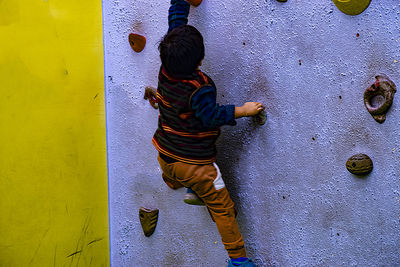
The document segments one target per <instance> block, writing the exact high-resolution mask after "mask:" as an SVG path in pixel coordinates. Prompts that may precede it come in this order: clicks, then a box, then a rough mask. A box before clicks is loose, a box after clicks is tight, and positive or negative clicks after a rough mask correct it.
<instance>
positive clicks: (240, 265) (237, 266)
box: [228, 258, 256, 267]
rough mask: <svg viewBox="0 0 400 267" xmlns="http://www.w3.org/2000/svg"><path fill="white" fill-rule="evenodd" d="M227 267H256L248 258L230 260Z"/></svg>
mask: <svg viewBox="0 0 400 267" xmlns="http://www.w3.org/2000/svg"><path fill="white" fill-rule="evenodd" d="M228 267H256V265H255V264H254V263H253V262H252V261H251V260H250V259H249V258H237V259H230V260H229V262H228Z"/></svg>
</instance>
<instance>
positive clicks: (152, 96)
mask: <svg viewBox="0 0 400 267" xmlns="http://www.w3.org/2000/svg"><path fill="white" fill-rule="evenodd" d="M144 99H146V100H147V99H148V100H149V102H150V105H151V106H152V107H153V108H154V109H158V103H157V91H156V89H155V88H153V87H151V86H147V87H146V89H145V90H144Z"/></svg>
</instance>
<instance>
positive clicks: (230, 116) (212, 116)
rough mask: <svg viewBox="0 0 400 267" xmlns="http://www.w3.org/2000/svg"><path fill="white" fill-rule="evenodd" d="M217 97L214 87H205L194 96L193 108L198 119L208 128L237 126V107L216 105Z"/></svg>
mask: <svg viewBox="0 0 400 267" xmlns="http://www.w3.org/2000/svg"><path fill="white" fill-rule="evenodd" d="M216 97H217V96H216V91H215V88H214V87H213V86H206V87H203V88H201V89H200V90H199V91H198V92H196V93H195V94H194V95H193V96H192V101H191V107H192V110H193V111H194V115H195V116H196V118H199V119H200V120H201V122H202V123H203V125H204V127H207V128H215V127H219V126H222V125H236V120H235V106H234V105H226V106H224V105H219V104H217V103H216Z"/></svg>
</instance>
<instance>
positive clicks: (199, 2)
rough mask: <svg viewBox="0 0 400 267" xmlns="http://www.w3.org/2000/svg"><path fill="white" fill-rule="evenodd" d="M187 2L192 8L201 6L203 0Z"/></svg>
mask: <svg viewBox="0 0 400 267" xmlns="http://www.w3.org/2000/svg"><path fill="white" fill-rule="evenodd" d="M185 1H186V2H188V3H189V4H191V5H192V6H199V5H200V4H201V1H202V0H185Z"/></svg>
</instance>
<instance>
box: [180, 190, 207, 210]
mask: <svg viewBox="0 0 400 267" xmlns="http://www.w3.org/2000/svg"><path fill="white" fill-rule="evenodd" d="M183 201H184V202H185V203H186V204H189V205H199V206H204V205H205V204H204V202H203V200H201V199H200V198H199V197H198V196H197V195H196V193H195V192H194V191H193V190H192V189H190V188H188V189H187V191H186V194H185V197H184V198H183Z"/></svg>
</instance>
